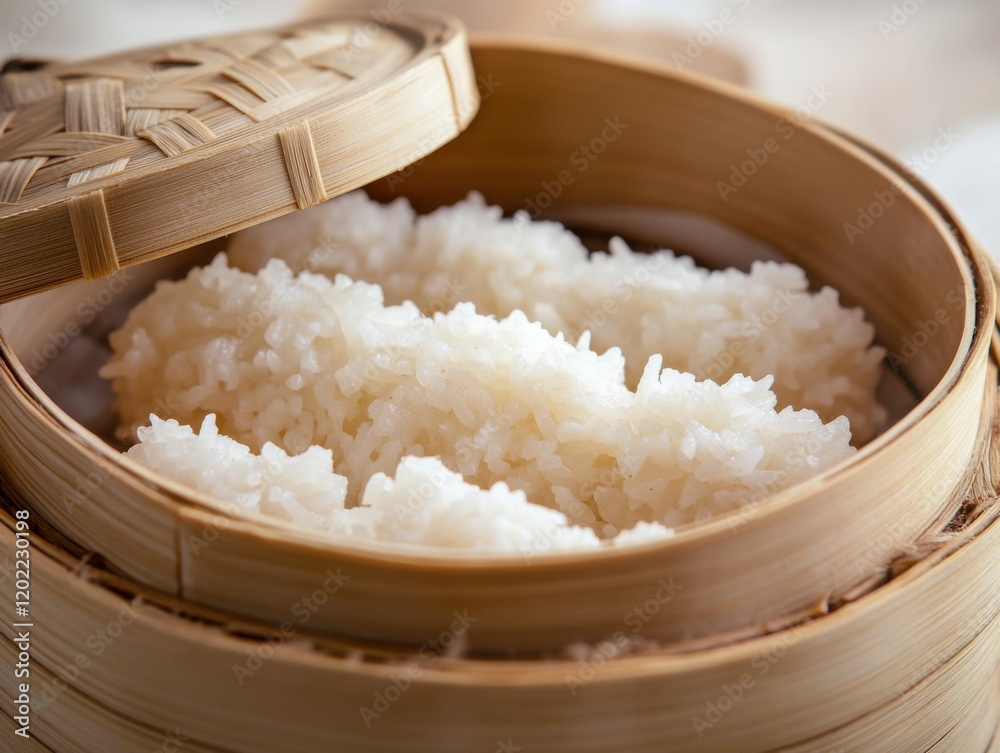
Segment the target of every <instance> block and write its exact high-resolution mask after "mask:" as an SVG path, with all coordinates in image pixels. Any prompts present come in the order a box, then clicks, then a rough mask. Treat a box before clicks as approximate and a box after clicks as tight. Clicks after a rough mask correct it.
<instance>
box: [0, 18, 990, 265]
mask: <svg viewBox="0 0 1000 753" xmlns="http://www.w3.org/2000/svg"><path fill="white" fill-rule="evenodd" d="M390 3H392V4H393V7H398V6H400V5H401V6H403V7H404V8H432V9H438V10H443V11H447V12H450V13H452V14H454V15H457V16H459V17H460V18H462V19H463V20H464V21H465V22H466V24H467V25H468V26H469V28H470V29H472V30H474V31H516V32H520V33H527V34H534V35H548V36H558V37H564V38H571V39H580V40H586V41H589V42H592V43H596V44H601V45H605V46H612V47H618V48H620V49H624V50H627V51H629V52H631V53H638V54H646V55H652V56H656V57H659V58H661V59H664V60H666V61H667V62H669V63H671V64H673V65H677V66H679V67H683V68H686V69H688V70H692V71H695V72H698V73H703V74H706V75H710V76H714V77H717V78H721V79H724V80H726V81H729V82H730V83H734V84H737V85H740V86H746V87H748V88H750V89H753V90H755V91H757V92H759V93H761V94H763V95H765V96H767V97H769V98H771V99H774V100H776V101H779V102H781V103H783V104H785V105H788V106H791V107H798V106H801V105H805V104H806V103H807V102H808V101H810V97H812V96H813V95H814V93H815V92H822V93H823V96H822V104H821V105H820V106H819V107H818V108H816V109H815V110H814V117H816V118H818V119H821V120H824V121H826V122H829V123H832V124H835V125H837V126H840V127H842V128H845V129H847V130H849V131H852V132H854V133H855V134H857V135H859V136H861V137H862V138H864V139H866V140H868V141H870V142H872V143H873V144H875V145H877V146H879V147H881V148H883V149H885V150H886V151H888V152H890V153H891V154H893V155H895V156H896V157H897V158H900V159H902V160H903V161H904V162H906V163H907V164H908V165H909V167H910V168H911V170H913V171H914V172H915V173H917V174H918V175H920V177H922V178H923V179H924V180H926V181H928V182H929V183H930V184H932V185H933V186H935V187H936V188H937V189H938V190H939V191H940V193H941V194H942V195H943V196H944V198H945V199H946V200H947V201H948V203H950V204H951V205H952V206H953V208H955V210H956V211H957V212H958V214H959V217H960V218H961V219H962V220H963V221H964V222H965V224H966V225H967V226H968V228H969V229H970V230H971V231H972V233H973V234H974V235H975V236H976V237H977V238H978V239H979V241H980V242H981V243H982V244H983V245H984V246H985V247H986V248H987V250H989V251H991V252H992V253H993V255H994V256H995V257H997V258H1000V211H997V210H996V209H995V208H994V204H995V202H996V199H997V198H1000V75H997V74H998V72H1000V3H998V2H996V0H949V1H948V2H945V0H840V2H837V3H831V2H824V1H823V0H507V1H506V2H503V3H498V2H486V0H372V2H370V3H367V4H358V3H347V2H337V1H336V0H323V1H321V0H283V1H282V2H280V3H278V2H274V1H273V0H170V2H149V1H148V0H145V1H140V0H2V4H0V32H2V34H0V58H3V59H7V58H11V57H22V58H46V57H63V58H74V57H83V56H90V55H95V54H101V53H106V52H112V51H115V50H120V49H125V48H129V47H136V46H142V45H146V44H152V43H157V42H163V41H169V40H174V39H181V38H185V37H192V36H203V35H209V34H218V33H226V32H236V31H241V30H245V29H251V28H255V27H260V26H266V25H270V24H276V23H287V22H291V21H295V20H298V19H304V18H309V17H314V16H320V15H323V14H324V13H329V12H332V11H335V10H339V9H344V8H358V7H361V8H365V7H367V8H370V9H373V10H379V9H382V8H385V7H388V6H389V4H390ZM812 101H813V102H815V101H816V98H815V97H814V98H813V100H812Z"/></svg>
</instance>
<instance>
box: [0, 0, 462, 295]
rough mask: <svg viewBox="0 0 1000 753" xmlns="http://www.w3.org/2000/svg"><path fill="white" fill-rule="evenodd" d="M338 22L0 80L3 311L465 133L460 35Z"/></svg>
mask: <svg viewBox="0 0 1000 753" xmlns="http://www.w3.org/2000/svg"><path fill="white" fill-rule="evenodd" d="M383 15H385V16H386V18H380V17H378V14H374V15H369V16H341V17H336V18H327V19H323V20H318V21H312V22H309V23H305V24H300V25H296V26H291V27H287V28H283V29H276V30H268V31H261V32H252V33H244V34H238V35H233V36H226V37H214V38H209V39H202V40H198V41H192V42H186V43H179V44H174V45H168V46H165V47H159V48H149V49H143V50H138V51H133V52H128V53H124V54H119V55H114V56H110V57H105V58H99V59H94V60H88V61H84V62H78V63H53V64H36V63H19V62H16V61H15V62H11V63H8V64H7V65H6V66H5V68H4V71H3V74H2V76H0V244H2V247H3V253H2V254H0V301H5V300H10V299H13V298H19V297H21V296H24V295H28V294H30V293H36V292H39V291H42V290H45V289H48V288H52V287H55V286H57V285H61V284H64V283H67V282H71V281H73V280H79V279H94V278H99V277H105V276H108V275H110V274H113V273H114V272H116V271H117V270H118V269H120V268H122V267H127V266H130V265H133V264H136V263H138V262H141V261H144V260H147V259H151V258H156V257H159V256H164V255H166V254H169V253H172V252H174V251H177V250H180V249H183V248H187V247H190V246H192V245H195V244H197V243H200V242H203V241H206V240H209V239H212V238H217V237H219V236H222V235H225V234H227V233H231V232H234V231H236V230H239V229H241V228H244V227H247V226H249V225H253V224H256V223H258V222H262V221H264V220H266V219H270V218H272V217H276V216H278V215H281V214H285V213H287V212H290V211H293V210H295V209H296V208H305V207H309V206H312V205H314V204H318V203H319V202H321V201H324V200H326V199H328V198H331V197H333V196H336V195H337V194H340V193H343V192H346V191H349V190H352V189H354V188H357V187H359V186H361V185H364V184H365V183H368V182H370V181H372V180H375V179H377V178H379V177H381V176H383V175H386V174H388V173H390V172H392V171H394V170H398V169H400V168H401V167H404V166H406V165H408V164H410V163H412V162H414V161H416V160H417V159H419V158H420V157H423V156H424V155H426V154H427V153H429V152H431V151H433V150H434V149H436V148H437V147H439V146H441V145H442V144H444V143H445V142H447V141H449V140H451V139H452V138H454V137H455V136H456V135H457V134H458V133H459V132H461V131H462V130H463V129H464V128H465V127H466V126H467V125H468V123H469V122H470V121H471V119H472V117H473V115H474V114H475V112H476V110H477V108H478V104H479V98H478V92H477V89H476V84H475V77H474V75H473V73H472V65H471V62H470V59H469V54H468V48H467V41H466V36H465V31H464V29H463V27H462V26H461V24H460V23H459V22H458V21H455V20H453V19H450V18H447V17H443V16H432V15H423V14H421V15H419V16H412V15H406V16H394V17H391V18H390V17H389V15H390V14H389V13H388V12H387V11H386V12H385V13H384V14H383Z"/></svg>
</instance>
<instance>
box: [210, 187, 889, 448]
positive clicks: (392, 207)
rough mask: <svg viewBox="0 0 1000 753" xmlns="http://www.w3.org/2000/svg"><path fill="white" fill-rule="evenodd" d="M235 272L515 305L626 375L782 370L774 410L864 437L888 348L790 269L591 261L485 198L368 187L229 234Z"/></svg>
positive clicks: (776, 373)
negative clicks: (267, 267)
mask: <svg viewBox="0 0 1000 753" xmlns="http://www.w3.org/2000/svg"><path fill="white" fill-rule="evenodd" d="M228 250H229V254H230V259H231V262H232V264H233V265H234V266H238V267H240V268H242V269H245V270H247V271H254V272H255V271H257V270H258V269H260V268H261V267H262V266H263V265H264V264H265V263H266V262H267V260H269V259H271V258H280V259H284V260H285V261H286V262H287V263H288V264H289V265H290V266H291V267H292V268H293V269H296V270H300V269H305V270H309V271H314V272H320V273H325V274H327V275H328V276H330V277H331V278H332V277H333V276H334V275H336V274H338V273H343V274H346V275H348V276H349V277H351V278H352V279H355V280H365V281H368V282H377V283H378V284H379V285H380V286H381V287H382V290H383V292H384V294H385V298H386V301H387V302H388V303H390V304H396V303H402V302H403V301H406V300H409V301H413V302H415V303H416V304H417V306H418V307H419V308H420V309H421V310H422V311H423V312H424V313H433V312H435V311H447V310H449V309H451V308H452V307H453V306H454V305H455V304H456V303H459V302H462V301H472V302H474V303H475V304H476V308H477V310H478V311H479V312H480V313H484V314H493V315H495V316H498V317H504V316H507V315H508V314H510V313H511V312H513V311H515V310H520V311H523V312H524V313H525V314H526V315H527V317H528V318H529V319H530V320H532V321H536V322H540V323H541V324H542V326H543V327H545V328H546V329H547V330H548V331H549V332H552V333H557V332H562V333H563V334H564V335H565V336H566V337H567V338H568V339H569V340H570V341H571V342H576V341H577V339H578V338H579V337H580V335H581V334H582V333H583V332H584V331H589V332H590V333H591V338H592V339H591V343H592V347H593V349H594V350H596V351H598V352H603V351H605V350H607V349H608V348H612V347H618V348H620V349H621V351H622V352H623V353H624V356H625V363H626V374H627V380H628V384H629V385H630V386H632V387H633V388H634V387H635V386H636V385H637V384H638V382H639V379H640V377H641V376H642V374H643V371H644V369H645V366H646V363H647V361H648V360H649V357H650V356H651V355H657V354H658V355H662V356H663V362H664V365H665V366H668V367H670V368H673V369H677V370H678V371H684V372H689V373H692V374H695V375H696V376H698V377H699V378H702V379H706V378H707V379H711V380H713V381H715V382H718V383H723V382H725V381H726V380H728V379H729V378H730V377H731V376H733V375H735V374H745V375H748V376H751V377H753V378H755V379H763V378H765V377H767V376H772V377H773V378H774V383H773V387H772V388H773V390H774V392H775V393H776V395H777V396H778V407H779V408H783V407H785V406H789V405H790V406H792V407H793V408H797V409H799V408H809V409H812V410H815V411H816V412H817V413H818V414H819V415H820V416H821V417H822V418H823V419H824V421H832V420H833V419H835V418H837V417H838V416H842V415H843V416H846V417H847V418H848V419H849V420H850V424H851V431H852V433H853V436H854V439H855V441H856V442H858V443H863V442H866V441H867V440H868V439H870V438H871V437H872V436H873V435H874V434H875V433H876V432H877V431H878V429H879V428H880V427H881V425H882V423H883V422H884V420H885V415H886V414H885V411H884V410H883V409H882V407H881V406H880V405H879V404H878V402H877V401H876V398H875V391H876V386H877V384H878V380H879V375H880V365H881V362H882V359H883V358H884V356H885V351H884V350H883V349H882V348H879V347H873V346H872V341H873V338H874V334H875V331H874V328H873V327H872V326H871V324H869V323H868V322H866V321H865V319H864V314H863V312H862V311H861V310H860V309H846V308H843V307H841V306H840V304H839V298H838V295H837V292H836V291H835V290H833V289H831V288H829V287H826V288H823V289H822V290H820V291H818V292H815V293H812V292H809V285H808V281H807V279H806V276H805V274H804V273H803V271H802V270H801V269H800V268H799V267H796V266H794V265H791V264H778V263H774V262H756V263H754V264H753V267H752V269H751V271H750V272H749V273H748V274H747V273H743V272H741V271H738V270H733V269H730V270H724V271H718V272H709V271H708V270H705V269H701V268H698V267H697V266H695V264H694V262H693V261H692V260H691V259H690V258H686V257H682V258H678V257H675V256H674V255H673V254H672V253H670V252H668V251H660V252H658V253H655V254H651V255H646V254H636V253H633V252H631V251H630V250H629V249H628V247H627V246H626V245H625V243H624V242H622V241H621V240H617V239H616V240H614V241H613V242H612V243H611V245H610V253H608V254H594V255H592V256H588V253H587V251H586V249H585V248H584V246H583V244H582V243H581V242H580V240H579V239H578V238H577V237H576V236H575V235H574V234H573V233H571V232H569V231H568V230H566V229H565V228H564V227H563V226H562V225H560V224H558V223H555V222H531V221H530V220H529V219H528V217H527V215H526V214H525V213H523V212H522V213H519V214H518V215H516V216H515V217H513V218H506V219H505V218H504V217H503V214H502V211H501V210H500V208H499V207H490V206H487V205H486V204H485V202H484V201H483V199H482V197H481V196H480V195H478V194H475V193H474V194H471V195H470V196H469V198H468V199H466V200H465V201H462V202H460V203H458V204H456V205H455V206H451V207H444V208H442V209H439V210H438V211H436V212H434V213H432V214H429V215H426V216H423V217H418V216H416V215H415V213H414V211H413V210H412V209H411V207H410V205H409V204H408V203H407V202H406V200H405V199H398V200H396V201H394V202H393V203H391V204H388V205H381V204H378V203H376V202H374V201H372V200H370V199H369V198H368V197H367V196H366V195H365V194H364V193H363V192H355V193H353V194H349V195H346V196H342V197H339V198H337V199H334V200H332V201H329V202H326V203H325V204H321V205H319V206H317V207H314V208H312V209H308V210H306V211H303V212H295V213H293V214H290V215H287V216H286V217H284V218H281V219H278V220H275V221H273V222H269V223H265V224H262V225H259V226H257V227H254V228H250V229H248V230H244V231H243V232H241V233H238V234H237V235H235V236H234V237H233V238H232V239H231V240H230V243H229V249H228Z"/></svg>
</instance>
